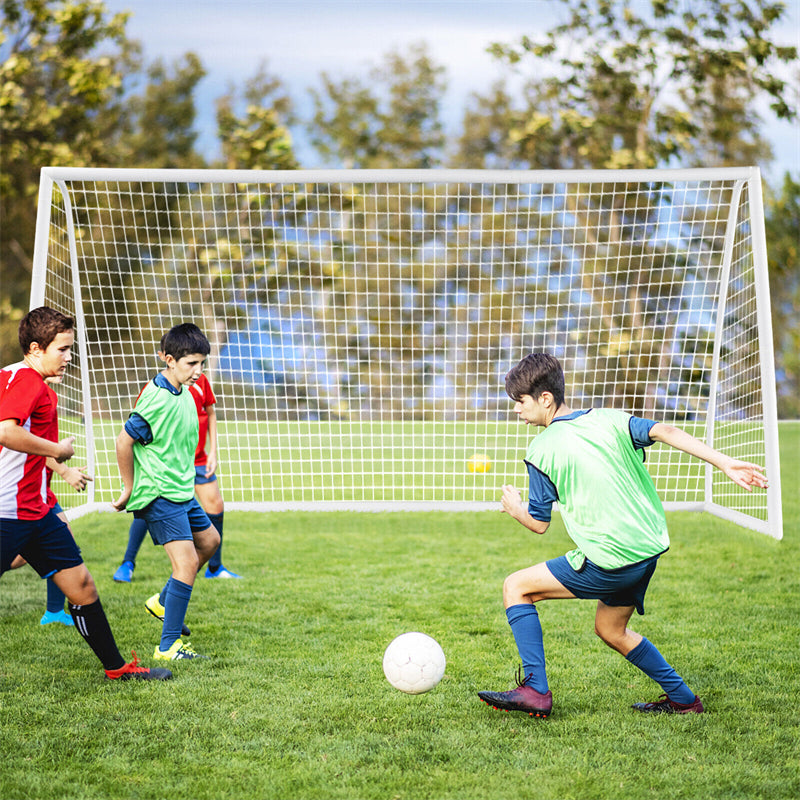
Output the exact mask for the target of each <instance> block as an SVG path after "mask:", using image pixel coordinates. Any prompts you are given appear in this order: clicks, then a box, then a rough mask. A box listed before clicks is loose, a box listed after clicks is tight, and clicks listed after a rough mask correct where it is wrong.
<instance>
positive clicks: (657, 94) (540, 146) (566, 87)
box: [460, 0, 797, 169]
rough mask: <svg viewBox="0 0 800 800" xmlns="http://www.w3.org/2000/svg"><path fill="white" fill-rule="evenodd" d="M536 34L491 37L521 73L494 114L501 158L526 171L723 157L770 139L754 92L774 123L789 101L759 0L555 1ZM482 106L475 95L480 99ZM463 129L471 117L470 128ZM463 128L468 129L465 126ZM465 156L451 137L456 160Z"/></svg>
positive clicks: (779, 10) (757, 150)
mask: <svg viewBox="0 0 800 800" xmlns="http://www.w3.org/2000/svg"><path fill="white" fill-rule="evenodd" d="M562 3H564V5H565V7H566V21H565V22H564V23H563V24H560V25H557V26H556V27H554V28H553V29H552V30H550V31H549V32H548V33H547V34H546V35H545V37H544V39H543V41H539V42H537V41H534V40H533V39H531V38H529V37H527V36H526V37H523V38H522V40H521V41H520V42H519V44H516V45H508V44H500V43H495V44H493V45H492V46H491V47H490V48H489V50H490V52H491V53H492V54H493V55H494V56H495V57H496V58H497V59H498V60H499V61H501V62H503V63H505V64H506V65H507V66H509V67H510V68H512V69H514V70H516V71H517V72H519V73H520V74H521V75H522V76H525V75H527V81H526V82H525V84H524V87H523V92H522V103H521V104H520V105H517V106H516V107H515V108H513V109H509V110H508V112H507V113H505V114H504V115H503V116H502V117H501V118H500V119H498V120H496V121H495V122H494V125H493V127H494V129H495V135H497V133H498V130H497V129H498V128H499V131H500V132H502V131H503V130H504V131H505V138H506V146H510V149H511V151H512V152H511V155H508V156H506V158H507V160H508V162H509V163H522V164H525V165H527V166H529V167H534V168H537V167H539V168H562V169H563V168H580V167H594V168H625V167H654V166H668V165H674V164H679V165H681V166H692V165H699V164H702V165H704V166H713V165H734V164H743V163H752V161H753V159H754V158H758V159H759V160H763V159H764V158H765V157H767V156H768V155H769V147H768V145H767V143H766V141H765V139H764V138H763V136H762V134H761V126H762V123H763V120H762V119H761V116H760V115H759V113H758V111H757V110H756V108H757V103H756V100H758V99H761V98H764V99H766V100H767V101H768V102H769V105H770V108H771V110H772V112H773V113H774V114H775V115H776V116H777V117H778V118H779V119H793V118H795V116H796V113H797V109H796V108H795V107H794V105H792V103H791V101H790V100H789V99H788V92H787V88H786V84H785V82H784V81H782V80H781V79H780V78H778V77H777V76H776V73H775V68H776V66H777V65H780V64H785V63H791V62H796V60H797V48H796V47H782V46H779V45H777V44H775V42H774V41H772V39H771V38H770V28H772V27H773V26H774V25H775V23H776V22H778V21H779V20H780V18H781V17H782V15H783V13H784V10H785V9H784V7H783V5H782V4H781V3H777V2H770V0H702V2H700V1H698V2H696V3H692V4H691V5H688V6H687V5H686V4H685V3H682V2H680V1H679V0H649V2H648V3H644V2H632V0H562ZM484 102H485V100H484ZM471 129H474V122H473V125H472V126H471ZM471 129H467V134H469V133H470V130H471ZM468 154H469V142H468V141H462V146H461V156H460V157H461V158H463V159H466V158H467V157H468Z"/></svg>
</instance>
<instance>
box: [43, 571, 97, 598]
mask: <svg viewBox="0 0 800 800" xmlns="http://www.w3.org/2000/svg"><path fill="white" fill-rule="evenodd" d="M59 576H61V577H60V579H59ZM53 580H54V583H55V584H56V586H58V588H59V589H61V591H62V592H64V594H65V596H66V598H67V600H69V602H70V603H72V605H74V606H88V605H91V604H92V603H94V602H95V601H96V600H97V599H98V594H97V587H96V586H95V582H94V578H93V577H92V575H91V573H90V572H89V570H88V569H87V568H86V565H85V564H81V565H80V566H79V567H73V568H72V569H68V570H62V571H61V572H57V573H56V574H55V575H54V576H53Z"/></svg>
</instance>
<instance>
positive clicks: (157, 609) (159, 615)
mask: <svg viewBox="0 0 800 800" xmlns="http://www.w3.org/2000/svg"><path fill="white" fill-rule="evenodd" d="M144 607H145V608H146V609H147V610H148V611H149V612H150V613H151V614H152V615H153V616H154V617H155V618H156V619H160V620H161V621H162V622H163V621H164V606H162V605H161V601H160V600H159V595H157V594H154V595H153V596H152V597H148V598H147V600H145V601H144ZM191 635H192V632H191V631H190V630H189V629H188V628H187V627H186V625H181V636H191Z"/></svg>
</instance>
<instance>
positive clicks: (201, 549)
mask: <svg viewBox="0 0 800 800" xmlns="http://www.w3.org/2000/svg"><path fill="white" fill-rule="evenodd" d="M192 537H193V538H194V548H195V551H196V552H197V559H198V569H200V567H202V566H204V565H205V564H206V563H207V562H208V560H209V559H210V558H211V557H212V556H213V555H214V553H215V552H216V550H217V548H218V547H219V546H220V535H219V532H218V531H217V529H216V528H215V527H214V526H213V525H212V526H211V527H210V528H206V529H205V530H202V531H192Z"/></svg>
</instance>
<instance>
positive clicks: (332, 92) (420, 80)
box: [309, 44, 447, 169]
mask: <svg viewBox="0 0 800 800" xmlns="http://www.w3.org/2000/svg"><path fill="white" fill-rule="evenodd" d="M444 72H445V70H444V67H441V66H438V65H436V64H435V63H434V62H433V61H432V60H431V58H430V56H429V55H428V53H427V48H426V46H425V45H424V44H417V45H414V46H412V47H411V48H410V51H409V53H408V55H407V56H404V55H402V54H400V53H398V52H396V51H395V52H391V53H389V54H388V55H386V56H385V58H384V60H383V62H382V64H380V65H379V66H376V67H373V68H372V69H370V71H369V73H368V82H366V83H364V82H362V80H361V79H360V78H356V77H350V78H344V79H342V80H340V81H338V82H337V81H335V80H334V79H333V78H331V77H330V76H329V75H328V74H327V73H323V74H322V76H321V79H322V83H323V87H322V89H321V90H316V89H311V90H310V93H311V97H312V99H313V103H314V116H313V120H312V124H311V125H310V126H309V134H310V137H311V143H312V144H313V146H314V147H315V148H316V149H317V151H318V152H319V153H320V155H321V156H322V157H323V159H325V160H326V161H329V162H334V163H338V164H341V165H344V166H346V167H355V168H389V167H403V168H423V169H424V168H426V167H431V166H434V165H436V164H439V163H441V160H442V156H443V151H444V145H445V134H444V130H443V127H442V122H441V119H440V108H441V103H442V99H443V97H444V93H445V91H446V89H447V82H446V80H445V78H444Z"/></svg>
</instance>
